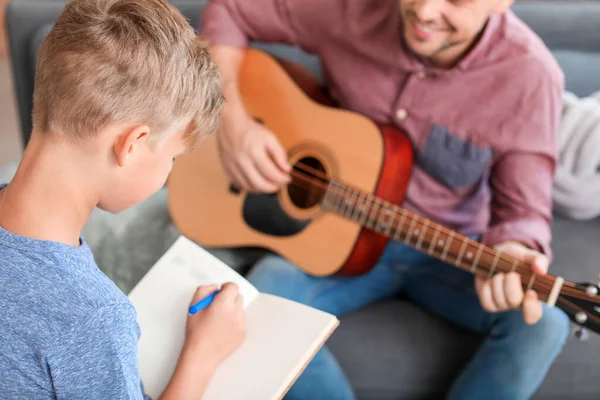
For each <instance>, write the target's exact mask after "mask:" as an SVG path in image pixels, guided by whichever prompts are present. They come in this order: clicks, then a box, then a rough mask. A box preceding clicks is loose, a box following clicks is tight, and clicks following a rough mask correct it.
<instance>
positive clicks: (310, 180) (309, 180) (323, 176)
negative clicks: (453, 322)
mask: <svg viewBox="0 0 600 400" xmlns="http://www.w3.org/2000/svg"><path fill="white" fill-rule="evenodd" d="M297 165H299V166H300V167H301V168H300V169H303V170H304V172H307V173H312V174H314V175H319V176H320V177H321V178H322V179H323V181H324V182H322V183H326V184H336V185H337V183H335V182H334V181H331V180H329V178H328V177H327V176H326V175H325V174H323V173H322V172H321V171H319V170H316V169H314V168H312V167H310V166H308V165H306V164H304V163H298V164H297ZM293 172H294V171H292V175H294V174H293ZM295 176H296V177H298V178H302V179H304V180H305V181H307V183H309V184H313V185H315V186H317V187H319V188H320V189H324V190H325V191H326V190H327V189H328V187H327V186H323V185H322V183H321V184H318V183H315V182H314V181H313V179H312V178H311V177H305V176H301V175H298V174H296V175H295ZM317 182H318V181H317ZM341 185H343V186H346V187H348V188H349V189H351V190H356V191H359V192H362V191H361V190H360V189H357V188H356V189H355V188H353V187H351V186H350V185H347V184H344V183H341ZM340 190H341V191H342V192H343V193H342V194H341V197H342V198H346V197H345V196H346V195H347V190H346V189H345V188H343V187H341V188H338V190H336V192H337V193H338V194H339V192H340ZM369 196H372V195H371V194H368V196H367V198H368V197H369ZM368 202H369V203H370V205H371V206H372V205H374V204H376V200H373V199H368ZM393 206H395V208H398V210H399V212H400V213H401V214H402V215H403V216H404V218H407V219H409V221H410V222H412V221H414V220H415V218H414V217H412V216H411V215H410V214H409V213H408V212H406V210H404V209H402V207H398V206H396V205H393ZM393 218H394V222H399V221H397V220H396V216H394V217H393ZM416 221H417V222H418V220H416ZM437 225H439V224H437ZM440 230H441V232H440V233H443V234H445V235H448V234H449V233H448V232H450V230H449V229H447V228H445V227H443V226H442V225H440ZM444 230H446V231H447V232H444ZM461 236H462V235H461ZM483 252H484V254H487V255H489V256H494V257H495V256H496V254H495V253H492V252H490V251H488V250H487V249H485V248H484V249H483ZM499 259H500V260H502V261H505V262H507V263H510V264H511V265H512V264H513V263H514V262H515V261H519V264H523V262H522V261H521V260H510V259H506V258H504V256H503V254H502V253H500V257H499Z"/></svg>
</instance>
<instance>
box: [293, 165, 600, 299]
mask: <svg viewBox="0 0 600 400" xmlns="http://www.w3.org/2000/svg"><path fill="white" fill-rule="evenodd" d="M296 165H297V166H299V167H301V168H299V169H303V170H305V172H306V171H307V170H308V171H310V172H311V173H314V174H315V175H320V176H321V177H322V179H323V181H324V182H325V183H326V182H329V184H334V183H333V182H331V181H330V180H329V178H328V177H326V176H324V174H323V173H322V172H321V171H318V170H316V169H314V168H312V167H310V166H308V165H305V164H303V163H298V164H296ZM291 175H292V176H295V177H297V178H300V179H302V180H304V181H306V183H308V184H309V185H312V186H316V187H318V188H320V189H323V190H325V191H326V190H328V186H324V185H323V183H324V182H323V181H316V183H315V179H314V178H313V177H310V176H305V175H301V174H298V173H295V172H294V171H292V172H291ZM298 186H300V185H298ZM312 186H304V187H303V188H304V189H307V190H309V191H310V190H311V189H312ZM347 186H348V185H347ZM348 187H349V188H351V187H350V186H348ZM340 189H341V190H342V191H343V194H342V195H341V196H342V198H345V197H344V196H345V195H347V190H346V189H344V188H339V189H335V188H334V191H336V192H338V195H339V191H340ZM369 201H370V202H371V204H375V201H373V200H369ZM397 208H398V209H399V210H400V213H402V214H403V216H404V217H405V218H406V219H408V220H409V221H417V222H418V220H416V219H415V218H414V217H412V216H411V215H409V214H407V213H406V212H405V211H404V210H403V209H402V208H400V207H397ZM393 218H394V222H397V219H396V217H395V216H394V217H393ZM444 230H446V231H447V232H450V231H449V230H448V229H447V228H445V227H443V226H441V231H442V232H443V231H444ZM443 233H445V232H443ZM445 234H448V233H445ZM482 253H485V254H487V255H489V256H495V254H494V253H491V252H490V251H488V250H487V249H485V247H484V249H483V251H482ZM499 253H500V256H499V257H498V260H499V261H500V260H502V261H504V262H507V263H510V264H511V265H512V263H513V262H514V261H511V260H507V259H506V258H505V257H504V256H503V254H502V252H499ZM516 261H518V262H519V266H518V267H517V268H516V271H519V270H521V271H523V272H524V273H522V274H521V275H525V274H529V276H530V275H531V273H532V271H531V270H530V269H529V268H527V267H524V266H523V263H524V262H523V261H521V260H516ZM523 268H524V269H523ZM485 269H486V270H487V267H486V268H485ZM538 282H539V283H540V284H542V286H543V287H544V288H546V289H548V288H551V287H552V285H553V284H554V282H555V278H550V277H549V276H539V275H536V281H535V282H534V285H533V286H534V287H535V286H537V284H538ZM548 285H549V286H548ZM562 292H565V294H567V293H568V294H569V295H570V296H572V297H577V298H579V299H584V300H591V301H593V302H595V303H600V299H597V300H595V299H592V298H591V297H590V296H589V295H587V294H582V293H580V291H579V290H578V289H576V288H571V287H569V286H565V285H563V287H562V288H561V293H562ZM596 297H597V296H596Z"/></svg>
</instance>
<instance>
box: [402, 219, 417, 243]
mask: <svg viewBox="0 0 600 400" xmlns="http://www.w3.org/2000/svg"><path fill="white" fill-rule="evenodd" d="M416 223H417V219H416V218H413V219H412V222H411V224H410V226H409V227H408V235H406V239H404V243H405V244H409V242H410V238H411V237H412V229H413V226H415V224H416Z"/></svg>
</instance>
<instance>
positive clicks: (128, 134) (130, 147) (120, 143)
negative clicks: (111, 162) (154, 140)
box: [114, 125, 150, 167]
mask: <svg viewBox="0 0 600 400" xmlns="http://www.w3.org/2000/svg"><path fill="white" fill-rule="evenodd" d="M149 135H150V127H149V126H148V125H136V126H134V127H133V128H128V129H127V130H124V131H123V132H122V133H121V134H120V135H119V136H117V138H116V140H115V144H114V150H115V156H116V157H117V163H118V164H119V167H124V166H125V165H126V164H127V163H128V162H129V160H131V159H132V158H133V157H134V156H135V152H136V151H139V149H140V146H142V145H144V144H145V143H146V141H147V139H148V136H149Z"/></svg>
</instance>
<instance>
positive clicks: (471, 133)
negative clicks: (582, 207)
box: [201, 0, 568, 400]
mask: <svg viewBox="0 0 600 400" xmlns="http://www.w3.org/2000/svg"><path fill="white" fill-rule="evenodd" d="M512 3H513V0H400V1H394V0H389V1H384V0H361V1H353V0H338V1H324V0H253V1H242V0H213V1H212V2H211V3H209V4H208V5H207V7H206V9H205V12H204V13H203V21H202V22H203V30H202V32H201V34H203V35H205V36H207V37H208V39H209V40H210V41H211V42H212V45H213V47H212V54H213V56H214V58H215V61H216V62H217V64H218V65H219V67H220V69H221V72H222V76H223V80H224V85H225V87H224V91H225V97H226V98H227V100H228V101H227V104H226V106H225V108H224V111H223V114H222V118H221V128H220V131H219V144H220V150H221V155H222V160H223V164H224V167H225V169H226V170H227V172H228V175H229V176H230V178H231V180H232V181H233V182H234V183H236V184H237V185H239V186H240V187H242V188H244V189H246V190H252V191H261V192H272V191H276V190H278V188H280V187H282V186H283V185H285V184H286V183H287V182H289V171H290V166H289V165H288V163H287V161H286V152H285V150H284V149H283V148H282V146H281V144H280V143H279V142H278V140H277V138H276V137H275V136H274V134H273V133H272V132H270V131H268V130H267V129H265V128H263V127H261V126H260V125H258V124H257V123H255V122H254V121H253V120H252V119H250V118H249V116H248V115H247V114H246V112H245V111H244V108H243V106H242V103H241V100H240V97H239V92H238V89H237V83H236V76H237V75H236V72H237V71H238V67H239V64H240V61H241V59H242V57H243V49H244V48H245V47H246V46H247V45H248V42H249V41H250V40H259V41H263V42H280V43H287V44H294V45H298V46H300V47H301V48H303V49H304V50H305V51H307V52H310V53H314V54H317V55H318V56H319V57H320V59H321V61H322V65H323V70H324V71H325V76H326V80H327V85H328V87H329V90H330V93H331V95H332V97H333V98H334V99H335V101H337V102H338V103H339V105H340V106H341V107H343V108H346V109H349V110H352V111H355V112H358V113H362V114H364V115H366V116H368V117H369V118H371V119H373V120H375V121H377V122H385V123H392V124H394V125H396V126H397V127H399V128H400V129H402V130H403V131H404V132H406V133H407V134H408V136H409V137H410V139H411V140H412V142H413V144H414V146H415V149H416V165H415V167H414V171H413V175H412V177H411V182H410V184H409V187H408V189H407V194H406V197H405V201H404V204H403V206H404V207H405V208H407V209H409V210H411V211H414V212H417V213H418V214H420V215H423V216H425V217H428V218H430V219H432V220H434V221H436V222H439V223H441V224H443V225H445V226H447V227H449V228H451V229H453V230H456V231H458V232H460V233H462V234H465V235H469V236H470V237H472V238H476V239H478V240H481V241H483V242H484V243H486V244H488V245H490V246H494V247H496V248H497V249H499V250H502V251H505V252H506V253H510V254H512V255H515V256H517V257H520V258H522V259H524V260H528V261H531V262H532V265H533V269H534V270H535V272H536V273H538V274H544V273H546V271H547V268H548V262H549V261H548V260H549V259H550V258H551V257H552V254H551V249H550V236H551V234H550V220H551V189H552V180H553V173H554V168H555V163H556V157H557V154H556V153H557V152H556V140H555V135H556V130H557V125H558V122H559V117H560V112H561V95H562V91H563V86H564V78H563V75H562V73H561V71H560V68H559V67H558V65H557V63H556V62H555V60H554V59H553V58H552V56H551V54H550V52H549V51H548V49H547V48H546V47H545V46H544V45H543V43H542V41H541V40H540V39H539V38H538V37H537V36H536V35H535V34H534V33H533V32H532V31H531V30H529V29H528V28H527V27H526V26H525V25H524V24H523V23H522V22H521V21H520V20H519V19H518V18H517V17H516V16H515V15H514V14H513V13H512V12H511V11H510V9H509V7H510V6H511V5H512ZM249 278H250V280H251V281H252V282H253V283H254V284H255V285H256V286H257V287H258V289H259V290H261V291H264V292H270V293H274V294H277V295H280V296H285V297H289V298H291V299H293V300H296V301H300V302H303V303H306V304H310V305H311V306H313V307H317V308H320V309H323V310H325V311H328V312H331V313H334V314H336V315H338V316H340V315H342V314H345V313H348V312H351V311H355V310H357V309H359V308H361V307H363V306H365V305H367V304H369V303H371V302H374V301H377V300H381V299H384V298H388V297H391V296H394V295H397V294H398V293H402V294H403V295H404V296H405V297H407V298H408V299H409V300H411V301H413V302H415V303H416V304H418V305H420V306H422V307H423V308H425V309H427V310H428V311H430V312H431V313H434V314H436V315H439V316H440V317H442V318H445V319H446V320H449V321H452V322H454V323H456V324H458V325H460V326H462V327H464V328H467V329H469V330H471V331H474V332H477V333H480V334H482V335H485V336H486V340H485V342H484V344H483V345H482V346H481V348H480V349H479V350H478V352H477V354H476V355H475V356H474V358H473V360H472V361H471V362H470V363H469V364H468V365H467V366H466V368H465V369H464V371H461V373H460V374H459V376H458V377H457V380H456V382H455V384H454V385H453V387H452V388H451V390H450V392H449V393H448V397H449V398H450V399H493V398H498V399H511V400H518V399H525V398H528V397H530V396H531V395H532V394H533V393H534V392H535V390H536V389H537V387H538V386H539V384H540V383H541V382H542V380H543V378H544V376H545V374H546V373H547V371H548V369H549V367H550V365H551V364H552V362H553V361H554V359H555V358H556V357H557V355H558V353H559V352H560V349H561V348H562V346H563V344H564V342H565V340H566V337H567V335H568V319H567V317H566V315H565V314H564V313H562V312H561V311H560V310H558V309H556V308H551V307H549V306H547V305H546V304H545V303H541V302H540V301H539V300H538V298H537V295H536V294H535V293H534V292H532V291H529V292H527V293H524V292H523V290H522V289H521V282H520V277H519V276H518V275H516V274H514V273H513V274H508V275H505V274H497V275H495V276H494V277H493V278H492V279H489V280H481V279H479V278H478V279H474V278H473V276H472V275H471V274H468V273H466V272H463V271H461V270H459V269H457V268H455V267H451V266H449V265H447V264H444V263H442V262H440V261H437V260H434V259H432V258H430V257H429V256H427V255H425V254H423V253H421V252H418V251H416V250H413V249H411V248H409V247H407V246H405V245H403V244H399V243H396V242H393V241H390V242H389V244H388V246H387V248H386V250H385V252H384V253H383V255H382V257H381V258H380V260H379V263H378V264H377V265H376V266H375V268H374V269H373V270H372V271H371V272H370V273H368V274H366V275H364V276H360V277H354V278H346V279H340V278H339V277H337V278H316V277H311V276H308V275H306V274H304V273H303V272H302V271H300V270H299V269H297V268H295V267H294V266H293V265H291V264H290V263H288V262H287V261H286V260H284V259H282V258H279V257H276V256H273V255H270V256H267V257H265V258H264V259H263V260H261V261H260V262H259V263H258V264H257V265H256V266H255V267H254V269H253V271H252V272H251V274H250V275H249ZM341 329H343V328H341ZM289 397H290V398H294V399H352V398H355V395H354V393H353V391H352V388H351V386H350V384H349V382H348V381H347V379H346V377H345V376H344V373H343V371H342V370H341V368H340V366H339V365H338V364H337V362H336V360H335V359H334V357H333V356H332V354H331V353H329V351H328V350H327V348H323V349H322V351H320V352H319V353H318V354H317V356H316V357H315V359H314V360H313V361H312V362H311V364H310V365H309V366H308V368H307V369H306V370H305V372H304V373H303V375H302V376H301V377H300V378H299V379H298V381H297V382H296V384H295V385H294V386H293V387H292V389H291V390H290V392H289Z"/></svg>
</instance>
